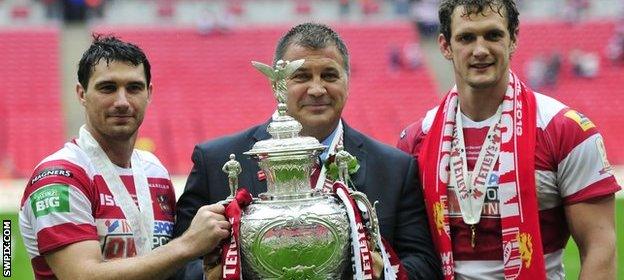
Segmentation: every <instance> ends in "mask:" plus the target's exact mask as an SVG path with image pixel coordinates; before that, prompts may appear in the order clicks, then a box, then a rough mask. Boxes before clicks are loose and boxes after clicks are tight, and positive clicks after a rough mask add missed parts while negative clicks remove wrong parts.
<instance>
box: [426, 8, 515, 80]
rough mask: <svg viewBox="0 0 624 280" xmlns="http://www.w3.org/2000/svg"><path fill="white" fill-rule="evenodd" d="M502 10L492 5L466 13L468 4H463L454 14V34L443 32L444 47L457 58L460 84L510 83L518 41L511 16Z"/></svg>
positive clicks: (449, 55) (448, 55)
mask: <svg viewBox="0 0 624 280" xmlns="http://www.w3.org/2000/svg"><path fill="white" fill-rule="evenodd" d="M504 9H505V8H504V7H503V8H501V10H502V11H501V14H502V15H504V14H505V13H504ZM501 14H499V13H498V12H497V11H492V10H491V9H490V8H488V9H485V10H484V11H483V13H476V14H474V13H473V14H470V15H466V13H465V9H464V7H463V6H459V7H457V8H455V10H454V11H453V14H452V17H451V36H450V38H448V39H447V38H445V37H444V35H442V34H440V35H439V37H438V43H439V46H440V50H441V51H442V54H443V55H444V57H445V58H447V59H448V60H451V61H452V62H453V68H454V70H455V81H456V83H457V86H458V88H460V89H463V88H466V87H469V88H472V89H479V90H482V89H489V88H493V89H500V88H505V87H506V84H507V82H508V73H509V60H510V58H511V54H512V53H513V52H514V51H515V48H516V41H515V40H512V39H511V36H510V33H509V31H508V30H507V19H506V18H505V17H504V16H502V15H501Z"/></svg>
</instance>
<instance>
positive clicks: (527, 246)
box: [517, 233, 533, 268]
mask: <svg viewBox="0 0 624 280" xmlns="http://www.w3.org/2000/svg"><path fill="white" fill-rule="evenodd" d="M517 239H518V246H519V248H518V250H519V251H520V259H522V263H523V264H524V267H525V268H529V267H530V266H531V258H532V256H533V237H532V236H531V235H530V234H528V233H518V235H517Z"/></svg>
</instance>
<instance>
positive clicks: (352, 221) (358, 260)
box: [332, 181, 408, 280]
mask: <svg viewBox="0 0 624 280" xmlns="http://www.w3.org/2000/svg"><path fill="white" fill-rule="evenodd" d="M332 191H333V193H334V194H335V195H336V196H337V197H338V198H339V199H340V201H342V203H343V204H344V205H345V207H346V210H347V217H348V218H349V228H350V233H349V234H350V240H351V249H352V250H351V251H352V252H353V258H352V261H353V263H352V266H353V267H354V271H353V279H358V280H359V279H374V273H373V258H372V249H373V248H371V247H370V243H369V241H371V236H372V235H371V232H369V230H368V228H367V227H365V226H364V224H365V223H366V222H370V221H367V220H366V219H365V218H364V216H367V217H369V218H370V215H363V212H365V211H367V210H368V209H360V207H359V204H358V203H356V202H355V200H354V199H353V197H352V196H351V194H350V193H349V188H348V187H347V186H346V185H345V184H344V183H343V182H342V181H336V182H335V183H334V184H333V186H332ZM364 208H366V207H364ZM376 236H377V240H375V242H377V244H378V245H379V249H380V251H381V258H382V262H383V272H384V273H383V275H384V278H383V279H384V280H395V279H399V280H407V279H408V277H407V272H406V271H405V269H404V268H403V265H402V264H401V260H400V259H399V257H398V256H397V255H396V253H395V252H394V251H393V250H392V247H391V246H390V244H388V243H387V242H386V241H385V240H384V239H383V238H382V237H381V235H380V234H379V232H377V234H376Z"/></svg>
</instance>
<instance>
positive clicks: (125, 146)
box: [87, 128, 136, 168]
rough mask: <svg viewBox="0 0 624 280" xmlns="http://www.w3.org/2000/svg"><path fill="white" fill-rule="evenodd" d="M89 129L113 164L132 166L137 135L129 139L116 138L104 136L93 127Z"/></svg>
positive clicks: (125, 166)
mask: <svg viewBox="0 0 624 280" xmlns="http://www.w3.org/2000/svg"><path fill="white" fill-rule="evenodd" d="M87 129H88V130H89V132H90V133H91V135H92V136H93V138H95V140H96V141H97V142H98V144H99V145H100V147H101V148H102V150H103V151H104V153H105V154H106V156H107V157H108V159H110V161H111V162H112V163H113V164H115V165H117V166H119V167H123V168H130V157H131V156H132V151H133V150H134V141H135V140H136V135H134V136H132V137H131V138H130V139H128V140H116V139H110V138H104V137H102V136H101V135H100V134H99V133H97V132H95V131H94V130H93V129H90V128H87Z"/></svg>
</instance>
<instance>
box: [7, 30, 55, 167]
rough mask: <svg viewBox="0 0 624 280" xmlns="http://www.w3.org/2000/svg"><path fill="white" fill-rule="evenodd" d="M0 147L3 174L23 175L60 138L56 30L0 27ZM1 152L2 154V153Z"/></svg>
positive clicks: (52, 148)
mask: <svg viewBox="0 0 624 280" xmlns="http://www.w3.org/2000/svg"><path fill="white" fill-rule="evenodd" d="M0 42H2V44H0V61H2V67H0V84H1V85H2V89H1V90H0V98H2V102H3V103H4V104H3V107H4V108H3V110H2V119H3V120H2V122H4V124H3V130H2V134H3V135H2V136H1V137H3V138H4V139H5V140H4V141H3V143H4V144H5V145H4V147H5V149H6V152H5V153H4V155H3V154H2V153H3V151H0V159H1V160H2V162H1V163H0V164H1V166H0V169H4V172H0V173H4V174H5V175H10V176H14V177H15V176H26V175H28V174H29V173H31V172H32V169H33V168H34V166H35V164H37V163H38V162H39V161H40V160H41V159H42V158H43V157H45V156H46V155H48V154H50V153H52V152H54V151H55V150H56V149H58V148H59V147H60V145H62V144H63V141H64V138H65V136H64V135H65V130H64V121H63V117H62V113H61V95H60V89H61V86H60V74H59V46H60V44H59V30H58V29H56V28H45V27H37V28H35V27H29V28H17V27H16V28H5V29H2V30H1V31H0ZM3 156H5V157H4V158H2V157H3Z"/></svg>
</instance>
